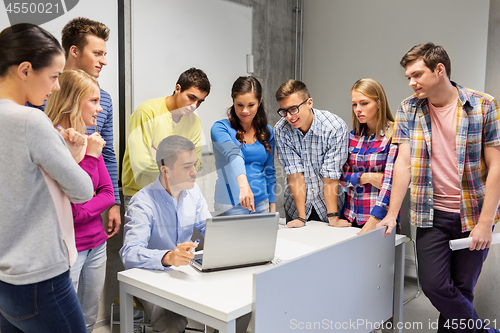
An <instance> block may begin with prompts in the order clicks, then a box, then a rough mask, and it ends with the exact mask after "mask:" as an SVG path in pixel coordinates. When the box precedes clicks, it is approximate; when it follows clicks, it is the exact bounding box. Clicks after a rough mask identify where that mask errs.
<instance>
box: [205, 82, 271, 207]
mask: <svg viewBox="0 0 500 333" xmlns="http://www.w3.org/2000/svg"><path fill="white" fill-rule="evenodd" d="M231 97H232V99H233V105H232V106H231V107H230V108H229V110H228V118H227V119H222V120H219V121H217V122H215V124H214V125H213V126H212V129H211V136H212V143H213V146H214V154H215V165H216V168H217V176H218V178H217V182H216V185H215V210H216V211H217V212H221V213H223V214H224V215H241V214H250V213H265V212H275V211H276V171H275V169H274V133H273V130H272V127H271V126H269V125H268V124H267V117H266V112H265V110H264V102H263V100H262V86H261V85H260V82H259V81H258V80H257V79H256V78H254V77H252V76H241V77H239V78H238V79H237V80H236V81H235V82H234V84H233V87H232V89H231Z"/></svg>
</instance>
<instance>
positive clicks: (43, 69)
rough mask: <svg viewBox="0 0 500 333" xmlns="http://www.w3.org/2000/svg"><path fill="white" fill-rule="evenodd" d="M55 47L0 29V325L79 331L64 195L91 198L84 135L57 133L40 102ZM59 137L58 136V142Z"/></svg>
mask: <svg viewBox="0 0 500 333" xmlns="http://www.w3.org/2000/svg"><path fill="white" fill-rule="evenodd" d="M64 62H65V60H64V55H63V51H62V48H61V46H60V44H59V42H58V41H57V39H55V38H54V36H52V35H51V34H50V33H49V32H47V31H46V30H44V29H42V28H40V27H38V26H36V25H33V24H24V23H23V24H16V25H13V26H11V27H9V28H6V29H4V30H3V31H2V32H1V33H0V118H1V119H2V122H1V125H0V126H1V127H2V128H1V129H0V142H2V144H1V145H0V156H1V157H0V183H1V184H2V191H0V212H1V213H2V218H1V219H0V229H1V232H0V331H1V332H2V333H9V332H41V333H52V332H70V333H75V332H77V333H85V332H86V329H85V322H84V319H83V314H82V310H81V308H80V304H79V302H78V298H77V296H76V293H75V291H74V290H73V286H72V283H71V278H70V274H69V268H70V266H71V265H72V264H73V263H74V262H75V260H76V256H77V251H76V247H75V237H74V229H73V218H72V214H71V206H70V201H71V202H74V203H80V202H85V201H88V200H90V199H91V198H92V195H93V192H94V190H93V188H92V182H91V180H90V177H89V176H88V175H87V173H86V172H85V171H84V170H82V168H80V167H79V166H78V164H77V162H78V161H79V160H78V159H79V158H80V157H79V156H80V155H81V152H82V150H83V148H84V147H85V144H86V138H85V137H84V136H83V135H80V134H79V133H78V132H76V131H75V130H74V129H71V128H68V129H66V131H65V132H63V133H58V131H57V130H55V129H54V127H53V126H52V123H51V121H50V120H49V118H47V116H46V115H45V114H44V113H43V112H41V111H40V110H38V109H35V108H30V107H26V106H25V104H26V102H30V103H31V104H34V105H41V104H43V103H44V101H45V100H46V99H47V98H48V96H49V95H50V94H51V93H52V92H54V91H57V90H59V82H58V78H59V75H60V74H61V72H62V70H63V68H64ZM65 141H66V143H65Z"/></svg>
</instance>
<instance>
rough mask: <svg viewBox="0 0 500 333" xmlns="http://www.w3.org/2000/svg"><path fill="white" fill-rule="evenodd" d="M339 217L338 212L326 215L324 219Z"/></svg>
mask: <svg viewBox="0 0 500 333" xmlns="http://www.w3.org/2000/svg"><path fill="white" fill-rule="evenodd" d="M339 216H340V214H339V212H335V213H328V214H326V217H339Z"/></svg>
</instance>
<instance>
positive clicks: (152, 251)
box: [120, 135, 211, 333]
mask: <svg viewBox="0 0 500 333" xmlns="http://www.w3.org/2000/svg"><path fill="white" fill-rule="evenodd" d="M156 162H157V164H158V169H159V170H160V174H159V176H158V178H157V179H156V181H155V182H154V183H151V184H150V185H148V186H146V187H144V188H143V189H142V190H140V191H139V192H138V193H137V194H136V195H134V196H133V198H132V199H131V201H130V204H129V206H128V209H127V212H126V213H125V221H126V223H125V227H124V229H123V247H122V248H121V250H120V256H121V259H122V261H123V264H124V265H125V268H126V269H129V268H134V267H139V268H146V269H155V270H165V269H166V268H167V267H170V266H172V265H173V266H181V265H187V264H189V261H190V260H191V259H192V258H193V257H194V254H193V253H191V251H190V250H191V248H193V247H196V246H197V244H196V243H193V242H191V236H192V234H193V226H194V227H195V228H196V229H197V230H199V231H200V232H201V234H202V236H203V237H204V236H205V220H206V219H207V218H210V217H211V215H210V212H209V211H208V206H207V203H206V201H205V198H204V197H203V195H202V193H201V191H200V188H199V187H198V185H197V184H196V183H195V180H196V175H197V173H198V172H197V171H196V164H197V162H198V157H197V155H196V151H195V145H194V144H193V143H192V142H191V141H189V140H188V139H186V138H184V137H182V136H178V135H172V136H169V137H166V138H165V139H163V140H162V141H161V142H160V144H159V145H158V148H157V151H156ZM141 302H142V304H143V305H144V308H145V309H146V313H147V315H148V318H150V320H151V324H152V326H153V331H154V332H164V333H167V332H168V333H170V332H184V329H185V328H186V325H187V319H186V317H184V316H181V315H178V314H176V313H174V312H171V311H169V310H166V309H164V308H162V307H159V306H157V305H154V304H151V303H149V302H146V301H141Z"/></svg>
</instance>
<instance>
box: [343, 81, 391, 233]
mask: <svg viewBox="0 0 500 333" xmlns="http://www.w3.org/2000/svg"><path fill="white" fill-rule="evenodd" d="M351 103H352V127H353V130H352V131H351V133H349V157H348V158H347V162H346V163H345V165H344V173H343V175H342V177H341V178H340V183H341V185H342V187H343V188H345V189H346V191H347V194H346V200H345V204H344V208H345V211H344V216H345V218H346V219H347V220H348V221H349V222H350V223H352V226H353V227H359V228H362V229H361V231H360V234H362V233H365V232H367V231H370V230H373V229H375V226H376V224H377V223H378V222H379V221H380V220H381V219H383V218H384V217H385V215H386V214H387V208H388V206H389V199H390V197H391V186H392V172H393V169H394V161H395V160H396V156H397V154H398V146H397V145H395V144H393V143H392V134H393V127H394V117H393V116H392V113H391V109H390V108H389V104H388V103H387V97H386V96H385V92H384V88H383V87H382V85H381V84H380V83H378V82H377V81H376V80H374V79H370V78H365V79H361V80H358V81H356V83H354V85H353V86H352V89H351Z"/></svg>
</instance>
